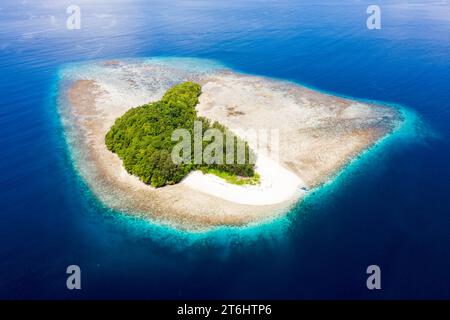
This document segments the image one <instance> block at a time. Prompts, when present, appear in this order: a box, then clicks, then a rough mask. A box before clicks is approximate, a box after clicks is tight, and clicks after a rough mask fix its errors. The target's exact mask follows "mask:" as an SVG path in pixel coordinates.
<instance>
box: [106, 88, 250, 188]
mask: <svg viewBox="0 0 450 320" xmlns="http://www.w3.org/2000/svg"><path fill="white" fill-rule="evenodd" d="M200 94H201V87H200V85H198V84H196V83H193V82H184V83H182V84H178V85H175V86H174V87H172V88H171V89H169V90H168V91H167V92H166V93H165V94H164V96H163V98H162V99H161V100H160V101H157V102H153V103H149V104H146V105H143V106H140V107H136V108H132V109H130V110H129V111H127V112H126V113H125V114H124V115H123V116H121V117H119V118H118V119H116V121H115V123H114V125H113V126H112V127H111V129H110V130H109V132H108V133H107V134H106V138H105V142H106V146H107V148H108V149H109V150H110V151H112V152H114V153H116V154H117V155H118V156H119V157H120V158H121V159H122V160H123V164H124V166H125V169H126V170H127V171H128V172H129V173H130V174H133V175H135V176H137V177H139V178H140V179H141V180H142V181H143V182H144V183H146V184H151V185H152V186H154V187H162V186H165V185H167V184H175V183H178V182H180V181H181V180H182V179H183V178H184V177H185V176H186V175H187V174H188V173H189V172H191V171H192V170H202V171H203V172H212V173H216V174H217V175H219V176H221V177H227V178H228V179H226V180H227V181H230V182H233V181H240V182H242V181H243V180H240V177H253V178H250V179H249V181H250V183H254V181H255V178H257V175H256V174H255V166H254V164H253V163H250V162H251V161H250V160H249V159H250V154H251V152H252V151H251V150H250V149H249V147H248V145H247V143H246V142H245V143H244V144H245V163H244V164H238V163H237V162H238V161H237V156H236V154H237V152H234V162H233V163H232V164H225V161H223V163H224V164H216V163H213V164H204V163H202V164H194V163H182V164H175V163H174V162H173V161H172V158H171V152H172V149H173V147H174V146H175V145H176V144H177V142H176V141H175V142H174V141H172V132H173V131H174V130H175V129H181V128H184V129H186V130H188V131H189V132H190V133H191V137H192V143H193V137H194V135H193V127H194V121H201V122H202V124H203V126H202V130H203V133H204V132H205V131H206V130H207V129H209V128H215V129H219V130H220V131H221V132H222V133H223V136H225V134H226V133H227V132H228V131H227V128H225V127H224V126H222V125H221V124H219V123H217V122H214V123H213V124H212V125H211V123H210V122H209V121H208V120H207V119H205V118H202V117H198V116H197V112H196V110H195V106H196V105H197V103H198V97H199V96H200ZM234 139H235V140H234V142H235V143H234V148H235V150H234V151H236V148H237V145H238V144H237V142H238V138H237V137H234ZM206 145H207V144H206ZM224 145H225V142H224ZM227 152H228V151H227ZM252 155H253V156H254V154H253V153H252ZM224 157H225V152H224ZM192 159H193V151H192ZM252 179H253V180H252ZM239 184H242V183H239Z"/></svg>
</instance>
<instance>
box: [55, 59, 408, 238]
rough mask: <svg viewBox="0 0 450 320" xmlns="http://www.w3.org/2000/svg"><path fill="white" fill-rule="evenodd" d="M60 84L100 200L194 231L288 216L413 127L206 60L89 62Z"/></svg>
mask: <svg viewBox="0 0 450 320" xmlns="http://www.w3.org/2000/svg"><path fill="white" fill-rule="evenodd" d="M60 78H61V81H60V89H59V92H60V97H59V111H60V115H61V118H62V123H63V126H64V129H65V134H66V138H67V142H68V144H69V146H70V150H71V154H72V158H73V160H74V161H73V162H74V165H75V167H76V169H77V171H78V172H79V174H80V176H81V177H82V179H83V180H84V181H85V182H86V184H87V185H88V186H89V188H90V190H91V191H92V193H93V194H94V195H95V196H96V197H97V198H98V199H99V200H100V201H101V202H102V203H103V204H104V205H105V206H107V207H110V208H112V209H114V210H117V211H120V212H124V213H127V214H130V215H138V216H140V217H142V218H144V219H150V220H151V221H153V222H158V223H162V224H167V225H170V226H174V227H177V228H181V229H187V230H192V231H198V230H209V229H211V228H215V227H218V226H245V225H249V224H254V223H260V222H262V221H267V220H270V219H274V218H275V217H278V216H280V215H283V214H285V213H286V212H288V211H289V210H290V208H292V207H293V206H294V205H295V204H297V203H299V201H301V199H302V198H303V197H305V195H307V194H308V192H310V190H313V189H315V188H319V187H321V186H322V185H323V184H325V183H326V182H327V181H330V179H333V177H334V176H336V175H337V174H338V173H339V172H341V171H342V170H343V169H345V167H346V165H347V164H348V163H350V162H351V161H352V160H353V159H355V158H356V157H358V155H360V154H361V153H362V152H364V151H365V150H367V149H368V148H370V147H371V146H373V145H374V144H375V143H376V142H377V141H379V140H380V139H382V138H384V137H386V136H387V135H390V134H392V133H393V132H394V131H395V130H396V128H398V127H399V125H400V124H401V123H402V121H403V119H402V115H401V113H400V112H399V111H398V110H397V109H395V108H392V107H388V106H384V105H379V104H374V103H366V102H360V101H356V100H352V99H347V98H342V97H337V96H334V95H330V94H324V93H321V92H318V91H315V90H312V89H309V88H305V87H303V86H300V85H298V84H295V83H291V82H286V81H280V80H274V79H269V78H264V77H258V76H254V75H246V74H240V73H237V72H235V71H233V70H231V69H229V68H226V67H224V66H223V65H220V64H218V63H215V62H211V61H208V60H201V59H182V58H153V59H141V60H124V61H118V60H115V61H104V62H91V63H83V64H77V65H72V66H67V67H66V68H64V69H63V70H62V71H61V74H60ZM199 128H200V129H199ZM198 130H200V136H201V139H200V142H198V139H196V135H197V134H198ZM174 132H177V133H179V134H174ZM252 132H253V133H255V136H253V135H252ZM222 136H226V137H231V139H229V140H228V139H225V138H223V139H222V138H221V137H222ZM186 137H187V138H186ZM255 137H256V139H255ZM183 141H184V142H186V141H188V142H189V143H188V147H186V148H184V147H181V148H180V146H184V144H182V142H183ZM218 141H220V142H221V143H222V144H225V145H226V147H227V148H223V149H224V152H223V153H220V152H219V151H220V150H221V149H220V148H217V145H216V144H215V142H218ZM230 141H232V142H233V144H231V145H232V147H231V148H228V144H227V142H230ZM267 141H270V142H271V143H268V144H267V145H268V147H267V148H265V149H264V148H261V147H260V145H261V144H262V145H264V143H262V142H267ZM274 141H275V142H276V143H273V142H274ZM239 146H240V147H239ZM197 147H198V148H200V149H201V150H202V153H201V157H200V159H201V161H195V160H196V159H197V157H198V154H199V153H198V152H196V150H197V149H198V148H197ZM239 150H241V151H242V150H243V151H244V152H243V154H244V156H242V152H239ZM197 151H198V150H197ZM205 156H209V158H208V157H206V158H205ZM174 159H175V160H177V161H174ZM205 159H206V160H205ZM208 159H209V160H208ZM211 159H213V160H211ZM193 160H194V161H193Z"/></svg>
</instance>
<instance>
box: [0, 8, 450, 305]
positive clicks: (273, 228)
mask: <svg viewBox="0 0 450 320" xmlns="http://www.w3.org/2000/svg"><path fill="white" fill-rule="evenodd" d="M73 2H76V3H74V4H78V5H79V6H80V8H81V29H80V30H68V29H67V28H66V19H67V17H68V15H67V14H66V8H67V6H68V5H70V4H72V3H73ZM369 4H372V3H371V1H370V2H369V1H365V0H361V1H342V0H340V1H337V0H331V1H293V0H292V1H291V0H281V1H262V0H261V1H245V0H239V1H237V0H228V1H207V0H191V1H167V0H161V1H159V0H158V1H132V0H129V1H85V0H84V1H82V0H79V1H49V0H42V1H23V2H18V1H12V0H2V1H1V2H0V298H4V299H5V298H6V299H18V298H34V299H38V298H64V299H66V298H69V299H72V298H73V299H76V298H126V299H131V298H180V299H185V298H215V299H216V298H255V299H258V298H264V299H270V298H272V299H282V298H289V299H297V298H302V299H312V298H319V299H328V298H340V299H345V298H356V299H391V298H450V3H449V2H448V1H435V2H434V1H400V0H398V1H397V0H393V1H379V3H378V5H380V7H381V12H382V16H381V17H382V29H381V30H369V29H368V28H367V27H366V19H367V17H368V14H367V13H366V9H367V6H368V5H369ZM153 56H179V57H196V58H208V59H214V60H217V61H220V62H221V63H224V64H226V65H227V66H230V67H232V68H235V69H236V70H238V71H242V72H246V73H252V74H258V75H264V76H269V77H275V78H282V79H288V80H292V81H296V82H298V83H301V84H304V85H307V86H311V87H314V88H317V89H319V90H323V91H327V92H333V93H336V94H339V95H344V96H351V97H355V98H361V99H370V100H380V101H385V102H389V103H392V104H397V105H401V106H403V107H405V108H406V109H407V110H409V111H410V112H411V113H412V114H414V116H415V117H416V120H415V121H413V123H412V124H411V125H410V127H408V128H406V129H405V131H408V132H404V133H403V134H399V135H397V136H395V137H394V136H393V137H392V138H391V139H389V141H387V142H386V143H383V144H382V145H380V146H379V147H377V148H375V149H374V150H372V151H369V153H368V154H366V155H364V156H363V157H362V158H361V159H359V160H357V161H355V162H354V163H352V165H351V166H350V167H349V168H348V169H347V170H346V171H344V172H343V173H342V175H340V176H339V177H338V178H337V179H336V180H335V181H334V182H333V183H331V184H330V185H328V186H326V187H324V188H322V189H320V190H318V191H316V192H315V193H314V194H312V195H311V196H310V197H308V198H307V199H306V200H305V201H304V202H303V203H301V204H299V205H298V206H297V207H296V208H295V210H293V211H292V212H291V213H290V214H289V215H288V216H287V217H286V218H284V219H281V220H279V221H275V222H273V223H268V224H265V225H261V226H258V227H252V228H246V229H242V230H240V229H229V228H223V229H220V230H217V231H214V232H210V233H206V234H205V233H204V234H189V233H185V232H179V231H177V230H170V229H167V228H165V227H161V226H157V225H154V224H151V223H149V222H145V221H140V220H137V219H133V218H130V217H126V216H123V215H121V214H118V213H115V212H111V211H110V210H108V209H107V208H104V207H103V206H102V204H101V203H99V201H98V200H96V199H95V198H94V197H93V195H92V194H91V193H90V191H89V189H88V188H87V186H86V185H85V184H84V182H83V181H82V180H81V178H80V177H79V175H78V174H77V172H76V171H75V169H74V167H73V165H72V160H71V157H70V153H69V150H68V147H67V144H66V142H65V139H64V135H63V131H62V126H61V122H60V119H59V115H58V112H57V106H56V95H57V91H56V90H57V81H58V71H59V70H60V69H61V68H62V67H63V66H64V65H66V64H68V63H73V62H81V61H90V60H97V59H99V60H102V59H116V58H118V59H120V58H140V57H153ZM72 264H76V265H79V266H80V268H81V272H82V273H81V274H82V289H81V290H78V291H77V290H73V291H69V290H68V289H67V288H66V278H67V274H66V268H67V266H68V265H72ZM372 264H376V265H379V266H380V268H381V283H382V289H381V290H372V291H371V290H368V289H367V287H366V279H367V277H368V275H367V274H366V268H367V266H369V265H372Z"/></svg>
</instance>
